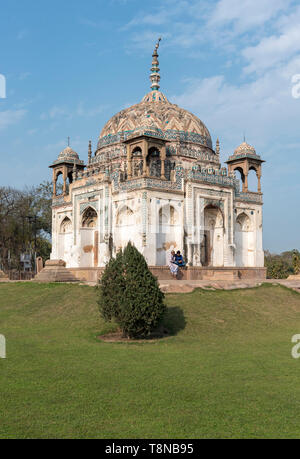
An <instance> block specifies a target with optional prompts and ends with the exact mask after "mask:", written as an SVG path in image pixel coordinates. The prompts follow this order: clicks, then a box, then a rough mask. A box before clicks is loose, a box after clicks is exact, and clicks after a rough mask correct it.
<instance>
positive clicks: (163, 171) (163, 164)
mask: <svg viewBox="0 0 300 459" xmlns="http://www.w3.org/2000/svg"><path fill="white" fill-rule="evenodd" d="M165 160H166V147H165V146H163V147H162V148H161V172H160V177H161V178H162V179H163V180H165V178H166V176H165Z"/></svg>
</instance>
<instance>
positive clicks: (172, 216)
mask: <svg viewBox="0 0 300 459" xmlns="http://www.w3.org/2000/svg"><path fill="white" fill-rule="evenodd" d="M181 240H182V235H181V228H180V224H179V214H178V212H177V211H176V209H175V208H174V206H172V205H169V204H167V205H165V206H163V207H161V208H160V209H159V212H158V231H157V234H156V250H157V257H156V259H157V261H156V264H157V265H158V266H165V265H167V264H168V262H169V255H170V252H171V250H175V251H177V250H180V251H182V247H180V241H181Z"/></svg>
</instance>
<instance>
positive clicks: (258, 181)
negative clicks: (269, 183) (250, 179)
mask: <svg viewBox="0 0 300 459" xmlns="http://www.w3.org/2000/svg"><path fill="white" fill-rule="evenodd" d="M256 176H257V192H258V193H261V181H260V179H261V167H260V168H259V170H258V171H256Z"/></svg>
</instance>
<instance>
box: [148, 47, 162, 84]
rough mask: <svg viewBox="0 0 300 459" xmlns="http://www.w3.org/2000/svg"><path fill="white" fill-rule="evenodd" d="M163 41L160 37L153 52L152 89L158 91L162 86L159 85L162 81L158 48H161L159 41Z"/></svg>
mask: <svg viewBox="0 0 300 459" xmlns="http://www.w3.org/2000/svg"><path fill="white" fill-rule="evenodd" d="M160 41H161V38H159V39H158V40H157V43H156V45H155V48H154V51H153V54H152V57H153V60H152V67H151V75H150V81H151V83H152V84H151V89H152V91H158V90H159V88H160V86H159V82H160V74H159V70H160V69H159V67H158V66H159V62H158V52H157V50H158V48H159V43H160Z"/></svg>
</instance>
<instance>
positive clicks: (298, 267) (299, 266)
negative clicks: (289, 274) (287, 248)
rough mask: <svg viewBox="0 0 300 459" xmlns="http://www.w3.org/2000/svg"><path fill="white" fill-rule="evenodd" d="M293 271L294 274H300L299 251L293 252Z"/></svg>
mask: <svg viewBox="0 0 300 459" xmlns="http://www.w3.org/2000/svg"><path fill="white" fill-rule="evenodd" d="M293 270H294V274H300V253H299V251H298V250H293Z"/></svg>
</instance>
